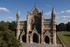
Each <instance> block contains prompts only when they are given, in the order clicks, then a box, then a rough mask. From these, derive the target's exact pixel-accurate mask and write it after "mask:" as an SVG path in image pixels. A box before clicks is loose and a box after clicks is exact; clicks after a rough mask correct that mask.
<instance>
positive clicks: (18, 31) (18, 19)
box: [16, 10, 20, 39]
mask: <svg viewBox="0 0 70 47" xmlns="http://www.w3.org/2000/svg"><path fill="white" fill-rule="evenodd" d="M16 18H17V19H16V22H17V29H16V30H17V31H16V36H17V39H19V35H20V11H19V10H18V11H17V14H16Z"/></svg>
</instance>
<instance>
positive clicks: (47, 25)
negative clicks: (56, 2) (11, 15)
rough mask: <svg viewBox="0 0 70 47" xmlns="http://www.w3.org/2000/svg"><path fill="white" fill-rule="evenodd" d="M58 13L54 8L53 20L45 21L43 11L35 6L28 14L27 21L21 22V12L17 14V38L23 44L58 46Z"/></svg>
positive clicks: (52, 12)
mask: <svg viewBox="0 0 70 47" xmlns="http://www.w3.org/2000/svg"><path fill="white" fill-rule="evenodd" d="M55 18H56V12H55V10H54V7H53V8H52V11H51V18H50V19H44V13H43V11H40V10H39V8H38V7H37V6H36V5H34V7H33V9H32V10H31V11H29V12H27V19H26V21H20V11H19V10H18V11H17V14H16V23H17V28H16V37H17V39H18V40H20V42H21V43H39V44H41V43H44V44H56V19H55Z"/></svg>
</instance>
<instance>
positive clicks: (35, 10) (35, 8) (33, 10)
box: [30, 5, 41, 14]
mask: <svg viewBox="0 0 70 47" xmlns="http://www.w3.org/2000/svg"><path fill="white" fill-rule="evenodd" d="M30 12H31V13H35V14H37V13H39V12H41V11H40V10H39V9H38V7H37V6H36V5H35V6H34V7H33V9H32V10H31V11H30Z"/></svg>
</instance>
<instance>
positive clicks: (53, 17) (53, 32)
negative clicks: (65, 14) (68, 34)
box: [51, 7, 56, 44]
mask: <svg viewBox="0 0 70 47" xmlns="http://www.w3.org/2000/svg"><path fill="white" fill-rule="evenodd" d="M55 17H56V12H55V10H54V7H53V8H52V13H51V19H52V21H51V22H52V36H53V44H56V19H55Z"/></svg>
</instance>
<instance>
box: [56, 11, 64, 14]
mask: <svg viewBox="0 0 70 47" xmlns="http://www.w3.org/2000/svg"><path fill="white" fill-rule="evenodd" d="M64 12H65V11H60V12H57V13H56V14H63V13H64Z"/></svg>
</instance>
